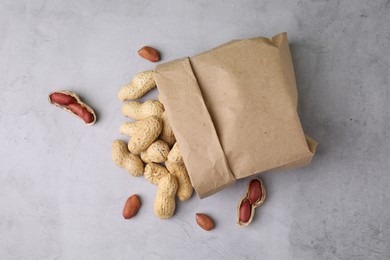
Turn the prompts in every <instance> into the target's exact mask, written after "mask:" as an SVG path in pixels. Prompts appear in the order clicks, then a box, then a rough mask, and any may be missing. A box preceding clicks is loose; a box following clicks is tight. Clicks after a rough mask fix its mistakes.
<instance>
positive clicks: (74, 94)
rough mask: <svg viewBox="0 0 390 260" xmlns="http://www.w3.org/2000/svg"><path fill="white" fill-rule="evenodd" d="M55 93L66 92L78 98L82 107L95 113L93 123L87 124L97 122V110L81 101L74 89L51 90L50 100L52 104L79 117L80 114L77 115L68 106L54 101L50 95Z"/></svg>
mask: <svg viewBox="0 0 390 260" xmlns="http://www.w3.org/2000/svg"><path fill="white" fill-rule="evenodd" d="M54 93H62V94H65V95H68V96H71V97H74V98H75V99H76V102H77V103H78V104H80V105H81V106H82V107H85V108H86V109H87V111H88V112H90V113H91V114H92V115H93V121H92V122H91V123H87V124H86V125H93V124H95V123H96V120H97V118H96V113H95V111H94V110H93V109H92V107H90V106H88V105H87V104H85V103H84V102H83V101H81V98H80V97H79V95H77V94H76V93H74V92H72V91H69V90H60V91H54V92H51V93H49V96H48V97H49V102H50V104H53V105H55V106H57V107H59V108H62V109H64V110H65V111H67V112H69V113H71V114H72V115H74V116H77V117H79V116H78V115H76V114H75V113H73V112H72V111H71V110H70V109H69V108H67V107H66V106H61V105H59V104H57V103H55V102H53V101H52V100H51V99H50V96H51V94H54Z"/></svg>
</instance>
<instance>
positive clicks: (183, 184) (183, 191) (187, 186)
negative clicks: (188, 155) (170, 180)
mask: <svg viewBox="0 0 390 260" xmlns="http://www.w3.org/2000/svg"><path fill="white" fill-rule="evenodd" d="M165 166H166V167H167V169H168V171H169V172H170V173H171V174H173V175H174V176H175V177H176V179H177V182H178V184H179V188H178V190H177V196H178V197H179V199H180V200H181V201H186V200H188V199H189V198H191V195H192V192H193V190H194V189H193V188H192V185H191V181H190V177H189V176H188V172H187V169H186V166H185V165H184V163H172V162H169V161H166V162H165Z"/></svg>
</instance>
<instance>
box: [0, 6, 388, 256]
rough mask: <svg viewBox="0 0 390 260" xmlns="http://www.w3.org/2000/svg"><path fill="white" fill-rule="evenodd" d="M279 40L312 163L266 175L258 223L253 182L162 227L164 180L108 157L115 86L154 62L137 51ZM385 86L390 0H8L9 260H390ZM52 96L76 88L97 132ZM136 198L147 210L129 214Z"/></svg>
mask: <svg viewBox="0 0 390 260" xmlns="http://www.w3.org/2000/svg"><path fill="white" fill-rule="evenodd" d="M282 31H287V32H288V33H289V38H290V43H291V51H292V56H293V61H294V65H295V71H296V78H297V83H298V89H299V98H300V100H299V112H300V116H301V120H302V124H303V126H304V129H305V131H306V132H307V134H309V135H310V136H312V137H313V138H315V139H316V140H318V141H319V142H320V146H319V149H318V153H317V155H316V156H315V158H314V160H313V163H312V164H311V166H309V167H307V168H304V169H298V170H290V171H283V172H277V173H266V174H264V175H262V178H263V180H264V182H265V184H266V185H267V188H268V198H267V201H266V203H265V204H264V205H263V206H262V207H261V208H259V210H258V211H257V213H256V217H255V219H254V222H253V223H252V224H251V226H249V227H247V228H240V227H238V226H237V225H236V224H235V220H236V219H235V218H236V216H235V212H236V203H237V202H238V201H239V199H240V198H241V196H242V195H243V193H244V190H245V187H246V180H244V181H239V182H238V183H237V184H236V185H235V186H234V187H230V188H228V189H226V190H224V191H222V192H220V193H218V194H217V195H215V196H212V197H210V198H207V199H204V200H199V199H198V198H196V197H193V198H192V199H191V200H190V201H188V202H186V203H178V208H177V212H176V215H175V217H174V218H172V219H171V220H165V221H163V220H159V219H157V218H156V217H155V216H154V214H153V206H152V205H153V199H154V195H155V192H156V187H154V186H152V185H151V184H149V183H148V182H147V181H146V180H145V179H143V178H142V177H141V178H135V177H131V176H129V175H128V174H127V173H126V172H124V171H123V170H122V169H121V168H118V167H116V166H115V165H114V164H113V163H112V161H111V142H112V141H113V140H114V139H117V138H123V139H125V137H124V136H121V135H120V134H119V133H118V127H119V125H121V124H122V123H123V122H125V121H126V119H125V118H124V117H123V116H121V113H120V109H121V103H120V102H119V101H118V99H117V97H116V92H117V90H118V89H119V88H120V87H121V86H122V85H124V84H125V83H128V82H129V81H130V79H131V78H132V76H133V75H134V74H135V73H136V72H139V71H141V70H146V69H152V68H153V67H154V64H152V63H149V62H147V61H145V60H142V59H141V58H139V57H138V56H137V53H136V51H137V50H138V49H139V48H140V47H142V46H143V45H146V44H147V45H152V46H155V47H156V48H158V49H159V50H161V53H162V58H163V60H164V61H169V60H172V59H176V58H179V57H182V56H187V55H194V54H197V53H198V52H201V51H204V50H207V49H209V48H212V47H215V46H217V45H219V44H221V43H224V42H226V41H228V40H231V39H233V38H247V37H254V36H259V35H264V36H272V35H274V34H276V33H278V32H282ZM389 77H390V1H380V0H374V1H363V0H360V1H347V0H345V1H320V0H316V1H314V0H313V1H297V0H293V1H287V0H285V1H282V0H275V1H206V0H202V1H181V0H176V1H140V0H138V1H128V0H115V1H94V2H93V1H75V0H70V1H55V0H53V1H51V0H50V1H42V0H36V1H35V0H34V1H27V0H26V1H22V0H2V1H1V2H0V101H1V105H0V136H1V141H0V158H1V160H0V207H1V212H0V258H1V259H389V258H390V195H389V194H390V193H389V192H388V190H389V185H390V160H389V158H390V123H389V122H390V86H389ZM57 89H70V90H72V91H74V92H76V93H78V94H80V95H81V97H82V98H83V99H84V100H85V101H86V102H87V103H88V104H90V105H91V106H92V107H94V108H95V109H96V112H97V113H98V118H99V120H98V122H97V124H96V125H94V126H92V127H91V126H85V125H84V124H83V122H82V121H81V120H79V119H77V118H74V117H72V116H71V115H70V114H68V113H66V112H64V111H61V110H60V109H58V108H56V107H54V106H52V105H50V104H49V103H48V101H47V94H48V93H49V92H51V91H53V90H57ZM156 96H157V93H156V91H154V92H152V93H150V94H148V95H147V97H146V98H151V97H156ZM259 156H261V155H259ZM133 193H138V194H139V195H140V196H141V199H142V203H143V206H142V208H141V209H140V211H139V213H138V215H137V216H136V217H135V218H134V219H131V220H129V221H125V220H123V218H122V215H121V212H122V207H123V205H124V203H125V201H126V199H127V197H128V196H130V195H131V194H133ZM196 212H203V213H207V214H209V215H210V216H212V217H213V218H214V219H215V221H216V229H215V230H213V231H211V232H205V231H203V230H202V229H200V228H199V227H198V226H197V225H196V223H195V213H196Z"/></svg>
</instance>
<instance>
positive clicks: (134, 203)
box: [122, 194, 141, 219]
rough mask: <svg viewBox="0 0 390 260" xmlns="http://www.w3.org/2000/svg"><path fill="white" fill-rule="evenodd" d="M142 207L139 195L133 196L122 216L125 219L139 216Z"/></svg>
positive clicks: (127, 201) (129, 199) (126, 204)
mask: <svg viewBox="0 0 390 260" xmlns="http://www.w3.org/2000/svg"><path fill="white" fill-rule="evenodd" d="M140 207H141V200H140V199H139V197H138V195H137V194H134V195H131V196H130V197H129V198H128V199H127V200H126V203H125V206H124V208H123V212H122V215H123V217H124V218H125V219H130V218H132V217H134V216H135V215H137V213H138V210H139V208H140Z"/></svg>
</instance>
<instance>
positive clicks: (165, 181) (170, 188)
mask: <svg viewBox="0 0 390 260" xmlns="http://www.w3.org/2000/svg"><path fill="white" fill-rule="evenodd" d="M177 189H178V184H177V180H176V177H175V176H173V175H172V174H167V175H164V176H163V177H162V178H161V180H160V181H159V182H158V184H157V193H156V198H155V200H154V203H153V209H154V214H156V216H157V217H159V218H162V219H165V218H170V217H172V216H173V214H174V213H175V208H176V201H175V196H176V192H177Z"/></svg>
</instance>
